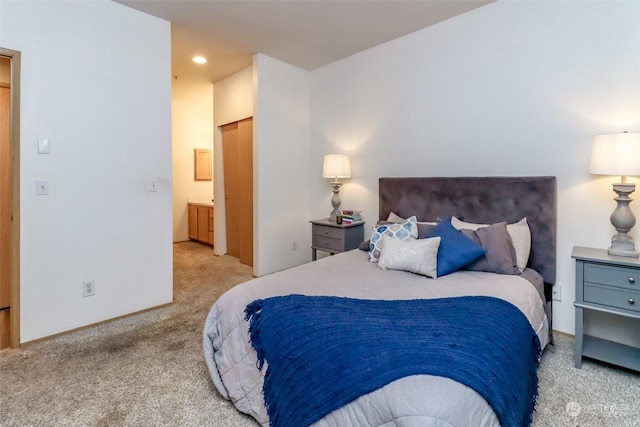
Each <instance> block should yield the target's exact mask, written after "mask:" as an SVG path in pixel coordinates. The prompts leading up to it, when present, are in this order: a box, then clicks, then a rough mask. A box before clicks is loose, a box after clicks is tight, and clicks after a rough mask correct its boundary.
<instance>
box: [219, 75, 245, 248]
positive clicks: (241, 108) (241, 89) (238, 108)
mask: <svg viewBox="0 0 640 427" xmlns="http://www.w3.org/2000/svg"><path fill="white" fill-rule="evenodd" d="M253 86H254V83H253V67H247V68H245V69H244V70H241V71H239V72H237V73H235V74H233V75H231V76H229V77H227V78H226V79H223V80H221V81H219V82H218V83H216V84H214V85H213V110H214V111H215V116H214V144H213V145H214V149H213V162H214V167H213V173H214V175H213V181H214V189H213V192H214V199H215V200H217V201H218V203H215V206H214V211H215V213H214V218H213V220H214V224H213V229H214V230H215V231H214V245H213V249H214V252H215V254H216V255H224V254H226V253H227V230H226V228H225V224H226V215H225V206H224V167H223V162H222V132H221V131H220V126H222V125H226V124H229V123H233V122H237V121H239V120H242V119H246V118H248V117H253ZM254 164H255V159H254ZM254 209H255V206H254ZM254 238H255V234H254ZM254 246H255V244H254ZM254 258H255V257H254ZM254 261H255V259H254Z"/></svg>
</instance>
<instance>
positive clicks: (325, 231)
mask: <svg viewBox="0 0 640 427" xmlns="http://www.w3.org/2000/svg"><path fill="white" fill-rule="evenodd" d="M324 234H325V235H326V234H329V231H327V230H324ZM629 280H631V279H629ZM631 283H633V282H631Z"/></svg>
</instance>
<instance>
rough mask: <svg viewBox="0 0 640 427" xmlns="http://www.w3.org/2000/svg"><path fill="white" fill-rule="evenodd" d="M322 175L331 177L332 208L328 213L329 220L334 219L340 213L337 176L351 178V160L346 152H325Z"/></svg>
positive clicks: (339, 183)
mask: <svg viewBox="0 0 640 427" xmlns="http://www.w3.org/2000/svg"><path fill="white" fill-rule="evenodd" d="M322 176H323V177H324V178H333V179H334V180H333V181H332V182H331V187H332V188H333V197H332V198H331V206H333V210H332V211H331V214H329V221H332V222H333V221H336V222H337V219H338V215H340V209H339V208H340V187H341V186H342V183H341V182H338V178H351V161H350V160H349V156H347V155H346V154H327V155H326V156H324V166H323V168H322Z"/></svg>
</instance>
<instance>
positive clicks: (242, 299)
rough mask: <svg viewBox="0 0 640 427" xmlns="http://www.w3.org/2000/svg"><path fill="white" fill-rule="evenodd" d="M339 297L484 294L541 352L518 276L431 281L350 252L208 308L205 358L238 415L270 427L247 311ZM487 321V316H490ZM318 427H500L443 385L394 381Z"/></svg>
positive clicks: (537, 306) (470, 399) (467, 395)
mask: <svg viewBox="0 0 640 427" xmlns="http://www.w3.org/2000/svg"><path fill="white" fill-rule="evenodd" d="M292 293H296V294H303V295H337V296H345V297H352V298H363V299H387V300H391V299H416V298H442V297H454V296H464V295H488V296H493V297H497V298H501V299H504V300H506V301H509V302H511V303H512V304H513V305H515V306H516V307H518V308H519V309H520V311H522V313H524V314H525V316H526V317H527V319H528V320H529V322H530V324H531V326H532V328H533V330H534V331H535V332H536V333H537V335H538V337H539V339H540V346H541V347H542V348H544V347H545V346H546V345H547V342H548V322H547V318H546V316H545V314H544V305H543V302H542V300H541V299H540V296H539V294H538V291H536V289H535V287H534V286H533V285H532V284H531V283H530V282H529V281H527V280H526V279H524V278H522V277H520V276H509V275H499V274H493V273H482V272H472V271H460V272H456V273H453V274H451V275H448V276H444V277H440V278H438V279H436V280H434V279H429V278H426V277H424V276H419V275H416V274H412V273H407V272H401V271H390V270H380V269H378V268H377V265H376V264H372V263H369V262H368V261H367V254H366V252H363V251H359V250H354V251H350V252H346V253H343V254H339V255H335V256H331V257H326V258H323V259H321V260H319V261H316V262H311V263H308V264H304V265H301V266H298V267H295V268H291V269H288V270H285V271H281V272H278V273H274V274H271V275H268V276H263V277H260V278H257V279H253V280H250V281H248V282H246V283H243V284H241V285H238V286H236V287H234V288H233V289H230V290H229V291H227V292H226V293H225V294H224V295H222V296H221V297H220V298H219V299H218V301H216V303H215V304H214V305H213V307H212V308H211V311H210V312H209V315H208V317H207V320H206V323H205V329H204V337H203V341H204V343H203V344H204V353H205V359H206V362H207V365H208V367H209V372H210V374H211V378H212V380H213V383H214V385H215V387H216V389H217V390H218V391H219V392H220V393H221V394H222V396H224V397H225V398H227V399H229V400H231V402H233V404H234V405H235V406H236V408H238V409H239V410H240V411H242V412H245V413H247V414H249V415H251V416H253V417H254V418H255V419H256V420H258V422H259V423H260V424H262V425H269V419H268V416H267V412H266V408H265V406H264V400H263V397H262V383H263V375H264V371H265V370H266V366H265V367H264V368H263V370H262V371H258V369H257V368H256V361H257V360H256V355H255V352H254V350H253V349H252V348H251V344H250V343H249V334H248V327H249V326H248V322H246V321H245V320H244V308H245V307H246V305H247V304H249V303H250V302H251V301H253V300H255V299H258V298H266V297H270V296H274V295H287V294H292ZM487 315H490V313H487ZM314 425H316V426H336V427H337V426H349V425H353V426H386V425H389V426H391V425H394V426H425V425H429V426H451V425H458V426H462V425H495V426H497V425H499V423H498V419H497V417H496V415H495V413H494V412H493V410H492V409H491V407H490V406H489V405H488V404H487V403H486V401H485V400H484V399H483V398H482V397H481V396H480V395H479V394H477V393H476V392H475V391H474V390H472V389H470V388H468V387H467V386H465V385H462V384H460V383H457V382H455V381H452V380H450V379H448V378H442V377H436V376H430V375H414V376H410V377H406V378H402V379H399V380H397V381H394V382H392V383H390V384H388V385H386V386H385V387H383V388H381V389H379V390H376V391H375V392H373V393H369V394H367V395H364V396H361V397H360V398H358V399H356V400H354V401H353V402H351V403H350V404H348V405H346V406H344V407H342V408H340V409H338V410H336V411H334V412H332V413H331V414H329V415H327V416H326V417H324V418H323V419H321V420H320V421H318V422H317V423H316V424H314Z"/></svg>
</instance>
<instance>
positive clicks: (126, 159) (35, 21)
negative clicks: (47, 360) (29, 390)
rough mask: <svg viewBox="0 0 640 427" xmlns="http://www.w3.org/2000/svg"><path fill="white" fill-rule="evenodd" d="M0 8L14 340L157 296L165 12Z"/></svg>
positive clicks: (162, 211)
mask: <svg viewBox="0 0 640 427" xmlns="http://www.w3.org/2000/svg"><path fill="white" fill-rule="evenodd" d="M0 8H1V14H0V28H2V37H1V40H0V45H2V47H5V48H8V49H14V50H18V51H21V52H22V73H21V91H22V92H21V103H20V104H21V126H20V132H21V149H20V162H21V169H20V181H21V184H20V193H21V194H20V198H21V199H20V209H21V216H20V279H21V280H20V281H21V294H20V297H21V328H20V329H21V341H22V342H26V341H30V340H34V339H37V338H40V337H44V336H47V335H51V334H55V333H58V332H62V331H66V330H69V329H73V328H77V327H80V326H84V325H88V324H91V323H95V322H100V321H103V320H106V319H109V318H113V317H116V316H120V315H124V314H127V313H131V312H135V311H138V310H143V309H146V308H150V307H154V306H157V305H160V304H164V303H168V302H170V301H171V300H172V291H173V289H172V287H173V286H172V280H173V278H172V275H173V274H172V273H173V271H172V243H171V241H172V239H171V225H172V224H171V187H172V183H171V70H170V66H171V64H170V61H171V51H170V49H171V42H170V37H171V31H170V24H169V23H168V22H166V21H163V20H160V19H157V18H154V17H151V16H149V15H146V14H143V13H140V12H137V11H134V10H132V9H129V8H127V7H125V6H122V5H120V4H117V3H114V2H111V1H91V2H50V1H42V2H40V1H29V2H14V1H2V2H1V3H0ZM39 137H48V138H50V140H51V154H50V155H38V154H37V153H36V140H37V138H39ZM152 178H155V179H158V181H159V188H160V191H159V192H156V193H152V192H149V191H148V184H149V181H150V180H151V179H152ZM36 179H48V180H49V189H50V194H49V195H48V196H36V194H35V188H36V187H35V181H36ZM91 279H93V280H95V284H96V295H95V296H93V297H87V298H83V296H82V282H83V281H86V280H91Z"/></svg>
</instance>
